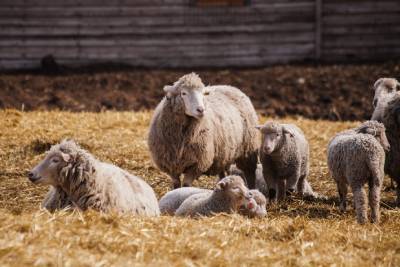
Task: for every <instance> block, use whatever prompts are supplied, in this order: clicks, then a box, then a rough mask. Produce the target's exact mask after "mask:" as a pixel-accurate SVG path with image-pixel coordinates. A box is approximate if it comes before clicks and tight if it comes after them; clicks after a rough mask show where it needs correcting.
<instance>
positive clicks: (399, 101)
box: [372, 78, 400, 206]
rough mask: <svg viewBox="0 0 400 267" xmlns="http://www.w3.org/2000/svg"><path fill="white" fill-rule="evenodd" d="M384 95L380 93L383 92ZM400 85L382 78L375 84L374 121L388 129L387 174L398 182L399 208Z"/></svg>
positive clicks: (395, 81)
mask: <svg viewBox="0 0 400 267" xmlns="http://www.w3.org/2000/svg"><path fill="white" fill-rule="evenodd" d="M382 91H383V93H380V92H382ZM399 91H400V83H399V82H398V81H397V80H396V79H393V78H381V79H379V80H378V81H377V82H376V83H375V97H374V99H376V101H375V100H374V102H375V103H376V105H375V110H374V113H373V115H372V119H373V120H377V121H380V122H382V123H383V124H384V125H385V128H386V136H387V138H388V141H389V144H390V147H391V149H390V150H389V151H387V152H386V161H385V173H387V174H388V175H389V176H390V178H392V179H393V180H394V181H395V182H396V192H397V200H396V204H397V206H400V164H399V162H400V138H399V136H400V92H399Z"/></svg>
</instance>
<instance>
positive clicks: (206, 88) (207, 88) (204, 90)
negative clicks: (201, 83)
mask: <svg viewBox="0 0 400 267" xmlns="http://www.w3.org/2000/svg"><path fill="white" fill-rule="evenodd" d="M211 91H212V90H211V89H210V87H204V89H203V94H204V95H209V94H210V93H211Z"/></svg>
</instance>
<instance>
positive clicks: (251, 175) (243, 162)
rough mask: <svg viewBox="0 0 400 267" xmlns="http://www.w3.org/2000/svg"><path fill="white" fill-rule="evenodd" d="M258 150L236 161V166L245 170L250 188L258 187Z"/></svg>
mask: <svg viewBox="0 0 400 267" xmlns="http://www.w3.org/2000/svg"><path fill="white" fill-rule="evenodd" d="M257 160H258V155H257V152H254V153H251V155H250V156H248V157H246V158H242V159H239V160H237V161H236V166H237V167H238V168H239V169H240V170H242V171H243V173H244V176H245V177H246V181H247V186H248V187H249V188H250V189H254V188H256V169H257Z"/></svg>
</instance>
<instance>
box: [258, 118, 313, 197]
mask: <svg viewBox="0 0 400 267" xmlns="http://www.w3.org/2000/svg"><path fill="white" fill-rule="evenodd" d="M283 128H285V132H284V131H283ZM264 131H265V132H268V133H280V134H281V135H282V138H281V140H280V142H279V143H278V144H277V146H276V148H275V150H274V151H273V152H272V153H271V154H266V153H264V152H263V150H262V149H260V160H261V164H262V168H263V175H264V178H265V179H266V182H267V186H268V189H269V193H270V196H269V197H270V198H275V197H276V196H275V194H276V189H278V190H277V191H278V192H277V193H278V195H279V196H278V198H281V199H282V198H284V195H285V194H286V192H280V191H281V190H279V186H278V188H275V187H276V184H281V183H284V181H286V184H287V185H286V187H287V189H289V190H294V191H295V188H296V187H297V190H298V192H299V193H300V194H302V195H304V196H307V197H317V194H315V193H314V192H313V191H312V189H311V186H310V185H309V184H308V182H307V176H308V173H309V155H310V152H309V145H308V141H307V140H306V138H305V136H304V133H303V131H302V130H300V128H298V127H297V126H296V125H293V124H280V123H276V122H270V123H267V124H265V125H264V126H263V132H264ZM262 142H264V138H263V141H262ZM262 146H263V145H261V147H262ZM283 188H285V187H283ZM271 189H272V190H271ZM285 191H286V190H285Z"/></svg>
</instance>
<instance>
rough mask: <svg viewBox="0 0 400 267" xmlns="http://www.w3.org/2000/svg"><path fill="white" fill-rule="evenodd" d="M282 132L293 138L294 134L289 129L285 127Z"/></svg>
mask: <svg viewBox="0 0 400 267" xmlns="http://www.w3.org/2000/svg"><path fill="white" fill-rule="evenodd" d="M282 132H283V133H284V134H289V135H290V136H292V137H293V136H294V133H293V132H292V131H291V130H290V129H288V128H286V127H285V126H283V127H282Z"/></svg>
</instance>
